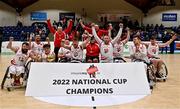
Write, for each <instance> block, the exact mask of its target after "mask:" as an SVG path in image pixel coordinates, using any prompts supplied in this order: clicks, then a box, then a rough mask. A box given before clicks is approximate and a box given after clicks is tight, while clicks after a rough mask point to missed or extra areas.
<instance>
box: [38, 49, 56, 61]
mask: <svg viewBox="0 0 180 109" xmlns="http://www.w3.org/2000/svg"><path fill="white" fill-rule="evenodd" d="M48 56H52V57H54V56H55V54H54V52H53V51H51V52H50V53H49V54H45V52H43V53H42V57H41V58H42V62H48V61H47V57H48Z"/></svg>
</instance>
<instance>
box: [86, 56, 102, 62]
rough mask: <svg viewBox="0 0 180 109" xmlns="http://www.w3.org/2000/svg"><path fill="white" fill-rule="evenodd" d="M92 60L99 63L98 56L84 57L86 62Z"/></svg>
mask: <svg viewBox="0 0 180 109" xmlns="http://www.w3.org/2000/svg"><path fill="white" fill-rule="evenodd" d="M94 59H97V60H98V62H99V56H86V62H88V60H92V61H93V60H94Z"/></svg>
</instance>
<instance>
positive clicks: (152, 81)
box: [147, 64, 157, 89]
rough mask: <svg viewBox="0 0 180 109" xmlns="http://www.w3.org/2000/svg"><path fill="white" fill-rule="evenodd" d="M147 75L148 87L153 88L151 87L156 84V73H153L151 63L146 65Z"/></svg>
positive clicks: (153, 69) (153, 68)
mask: <svg viewBox="0 0 180 109" xmlns="http://www.w3.org/2000/svg"><path fill="white" fill-rule="evenodd" d="M147 76H148V81H149V85H150V88H151V89H153V87H154V86H155V85H156V81H157V79H156V75H155V67H154V65H153V64H150V65H148V66H147Z"/></svg>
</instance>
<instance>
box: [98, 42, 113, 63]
mask: <svg viewBox="0 0 180 109" xmlns="http://www.w3.org/2000/svg"><path fill="white" fill-rule="evenodd" d="M100 52H101V62H102V63H108V62H109V63H111V62H113V45H112V43H109V44H108V45H106V44H104V42H102V43H101V44H100ZM102 57H105V59H102Z"/></svg>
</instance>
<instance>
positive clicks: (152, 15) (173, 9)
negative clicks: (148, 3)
mask: <svg viewBox="0 0 180 109" xmlns="http://www.w3.org/2000/svg"><path fill="white" fill-rule="evenodd" d="M162 13H177V21H176V22H167V21H165V22H162ZM143 23H144V24H145V25H146V24H148V23H149V24H154V25H155V24H161V23H162V24H163V25H165V26H166V27H171V26H179V25H180V0H176V6H169V7H165V6H157V7H155V8H153V9H151V10H150V11H149V13H148V14H147V17H144V19H143Z"/></svg>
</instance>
